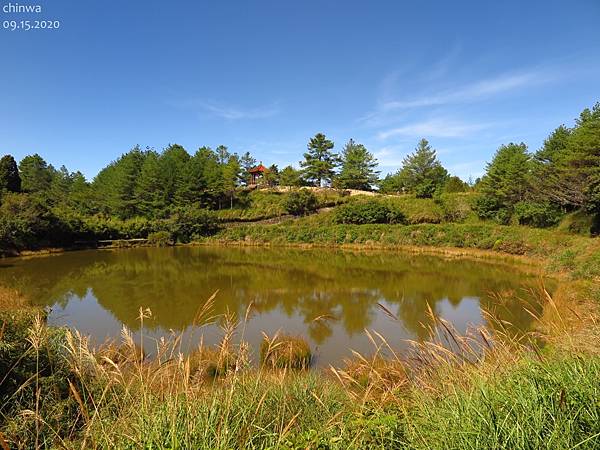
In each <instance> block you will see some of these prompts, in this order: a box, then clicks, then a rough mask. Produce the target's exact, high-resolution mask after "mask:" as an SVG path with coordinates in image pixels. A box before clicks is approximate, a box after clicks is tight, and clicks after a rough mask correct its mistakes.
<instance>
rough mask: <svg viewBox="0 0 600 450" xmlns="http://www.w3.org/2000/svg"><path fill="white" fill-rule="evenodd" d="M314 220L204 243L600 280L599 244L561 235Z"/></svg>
mask: <svg viewBox="0 0 600 450" xmlns="http://www.w3.org/2000/svg"><path fill="white" fill-rule="evenodd" d="M316 220H317V218H316V217H315V216H312V217H308V218H306V220H305V219H300V220H297V221H293V222H288V223H285V224H281V225H269V226H259V225H245V226H240V227H235V228H230V229H227V230H223V231H222V232H220V233H218V234H217V235H215V236H213V237H211V238H207V239H205V240H204V241H203V242H208V243H220V244H238V243H243V244H244V245H264V244H272V245H323V246H345V245H350V246H352V245H358V246H361V247H370V248H402V247H419V248H426V247H428V248H448V247H452V248H459V249H463V250H465V251H466V250H478V251H479V250H485V251H488V252H493V253H495V254H499V255H502V254H509V255H517V256H526V257H529V258H535V259H538V260H539V261H540V262H542V263H543V264H544V266H545V268H546V269H547V270H548V271H550V272H553V273H555V272H569V273H571V274H572V275H573V276H575V277H577V278H588V279H593V278H597V277H598V276H600V241H599V240H597V239H592V238H587V237H583V236H577V235H572V234H567V233H561V232H559V231H557V230H545V229H535V228H527V227H522V226H503V225H495V224H490V223H478V224H470V223H464V224H463V223H446V224H438V225H435V224H420V225H333V224H325V225H323V224H319V223H315V221H316ZM318 220H321V219H320V218H318Z"/></svg>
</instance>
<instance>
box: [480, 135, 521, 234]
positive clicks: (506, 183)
mask: <svg viewBox="0 0 600 450" xmlns="http://www.w3.org/2000/svg"><path fill="white" fill-rule="evenodd" d="M531 169H532V160H531V155H529V153H528V152H527V146H526V145H525V144H523V143H521V144H513V143H511V144H508V145H502V146H501V147H500V148H499V149H498V150H497V151H496V154H495V155H494V158H493V159H492V162H490V163H488V165H487V167H486V174H485V175H484V176H483V177H482V178H481V181H480V182H479V184H478V186H477V189H478V190H479V192H480V193H481V196H480V197H479V199H478V201H477V205H476V209H477V212H478V214H479V216H480V217H482V218H496V219H498V220H499V221H500V222H507V221H508V220H509V219H510V216H511V214H512V209H513V207H514V205H515V204H516V203H518V202H521V201H523V200H525V199H526V198H527V195H528V193H529V192H530V183H529V180H530V174H531ZM499 212H500V215H499V214H498V213H499Z"/></svg>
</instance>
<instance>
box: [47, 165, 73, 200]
mask: <svg viewBox="0 0 600 450" xmlns="http://www.w3.org/2000/svg"><path fill="white" fill-rule="evenodd" d="M51 174H52V178H51V180H50V188H49V193H48V196H49V200H50V202H51V203H53V204H59V203H60V204H65V203H67V201H68V197H69V192H70V191H71V184H72V183H73V177H72V174H71V173H69V171H68V170H67V168H66V167H65V166H61V167H60V169H58V170H51Z"/></svg>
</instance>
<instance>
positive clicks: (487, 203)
mask: <svg viewBox="0 0 600 450" xmlns="http://www.w3.org/2000/svg"><path fill="white" fill-rule="evenodd" d="M501 207H502V205H500V203H499V202H498V200H497V199H496V198H495V197H490V196H488V195H480V196H478V197H477V198H475V201H474V202H473V209H474V210H475V212H476V213H477V216H478V217H479V218H480V219H495V217H496V213H497V212H498V210H499V209H500V208H501Z"/></svg>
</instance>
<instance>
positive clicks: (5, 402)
mask: <svg viewBox="0 0 600 450" xmlns="http://www.w3.org/2000/svg"><path fill="white" fill-rule="evenodd" d="M590 295H591V292H589V291H586V287H585V286H584V285H580V284H578V283H575V282H574V283H571V284H568V285H565V286H563V288H562V289H558V290H557V291H556V295H555V297H554V298H550V297H549V296H548V295H547V294H546V293H545V292H543V291H540V293H539V299H538V301H539V302H541V303H542V308H541V311H542V313H541V314H540V315H539V316H537V317H536V324H537V325H536V330H535V334H536V338H537V340H536V341H534V340H531V339H525V338H524V337H521V338H520V339H517V338H509V337H508V336H509V335H508V333H507V334H505V333H503V332H502V330H503V328H502V326H499V327H497V328H496V330H497V331H496V332H495V334H491V333H492V332H491V331H490V330H489V329H478V330H473V331H472V332H471V333H468V334H467V335H465V336H460V335H458V333H456V332H455V331H454V330H453V329H452V327H451V326H450V325H449V324H448V323H446V322H444V321H442V320H441V319H435V320H434V322H433V325H431V329H430V335H431V339H430V340H429V341H428V342H424V343H414V344H413V346H412V348H411V350H410V351H409V352H408V353H407V354H404V355H395V354H394V353H393V351H392V349H390V348H388V347H387V343H386V342H385V340H383V338H381V337H379V336H378V335H376V334H372V335H371V338H372V341H373V345H374V349H376V351H375V352H374V354H373V355H372V356H369V357H366V356H362V355H356V356H355V358H353V359H352V360H351V361H347V363H346V364H345V365H344V366H342V367H337V368H335V369H334V368H332V369H331V370H330V371H323V372H318V371H315V370H312V371H307V370H295V369H293V368H292V367H293V365H291V364H290V365H285V364H284V365H283V366H282V365H279V364H271V363H265V364H264V365H262V366H260V367H259V368H256V366H254V365H252V364H251V361H250V360H249V359H248V355H249V352H248V348H247V344H245V343H244V341H243V339H242V341H241V343H239V344H233V339H232V336H233V335H234V334H236V333H242V337H243V329H244V323H243V321H242V323H235V322H233V321H232V319H230V318H226V317H222V318H218V320H219V322H220V323H221V324H222V340H221V343H220V344H219V345H217V346H215V347H211V348H199V349H198V351H197V352H195V353H192V354H190V355H188V356H183V355H181V354H180V353H179V345H180V341H179V338H178V337H177V336H173V337H172V338H171V339H170V340H169V339H168V340H166V341H162V342H157V348H156V354H157V355H158V356H157V357H156V358H154V359H147V358H145V357H144V356H143V355H144V354H145V352H146V351H147V349H146V350H144V349H142V348H140V347H139V346H138V345H136V343H135V342H134V341H133V339H132V336H131V333H130V332H129V331H128V330H123V337H122V341H121V342H119V343H117V344H112V345H110V346H105V347H103V348H100V349H96V350H93V349H91V348H90V347H89V345H88V343H87V341H86V339H85V338H83V337H81V336H79V335H77V334H73V333H71V332H69V331H67V330H64V329H57V328H49V327H46V326H45V325H44V321H43V316H40V315H39V314H40V313H39V311H37V310H35V309H29V308H27V307H26V303H25V300H24V299H23V298H21V297H19V296H18V293H16V292H13V291H3V292H2V296H3V297H2V298H3V299H4V301H3V303H2V305H3V308H4V310H3V311H2V312H1V313H0V323H2V327H1V328H2V341H1V345H0V364H2V371H1V373H3V374H4V375H3V378H2V379H1V380H0V396H1V402H0V403H1V404H2V407H1V409H0V412H1V414H0V431H1V432H2V435H1V436H0V444H5V445H6V446H8V447H9V448H13V447H14V448H50V447H53V448H54V447H59V448H207V449H208V448H223V449H225V448H440V449H441V448H465V447H466V448H574V447H576V448H596V447H597V445H599V444H600V404H599V403H598V398H599V396H600V381H599V380H600V352H599V350H598V349H599V348H600V345H599V344H600V329H599V324H598V320H597V318H598V315H597V312H596V307H597V304H595V303H593V302H590V301H584V299H585V298H590V297H589V296H590ZM15 302H20V305H21V308H20V309H19V310H18V311H15V310H13V309H8V310H7V309H6V307H7V306H8V305H13V304H15ZM210 311H211V303H210V302H208V303H207V304H206V305H205V307H204V309H203V310H202V311H201V312H200V313H199V315H198V319H197V321H198V323H203V322H204V321H205V320H207V318H208V317H210V316H211V313H210ZM148 314H149V312H148V311H140V320H141V321H142V325H143V321H144V319H145V318H146V317H147V316H148ZM490 320H493V319H492V318H490ZM540 340H541V341H540ZM277 342H278V339H277V338H276V337H271V338H269V339H266V344H265V345H266V346H267V347H271V348H276V347H275V346H276V345H277ZM290 342H293V340H291V341H290ZM533 342H544V345H543V346H535V345H533ZM299 348H300V349H301V352H299V354H301V355H302V356H301V357H302V358H307V356H306V349H305V348H304V347H303V345H302V344H300V346H299ZM449 349H452V352H449V351H448V350H449ZM384 353H386V355H387V356H386V357H383V356H382V355H383V354H384ZM270 354H272V352H270V351H264V352H263V355H270ZM284 354H288V352H287V351H285V352H284ZM263 360H264V361H268V357H265V358H264V359H263Z"/></svg>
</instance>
